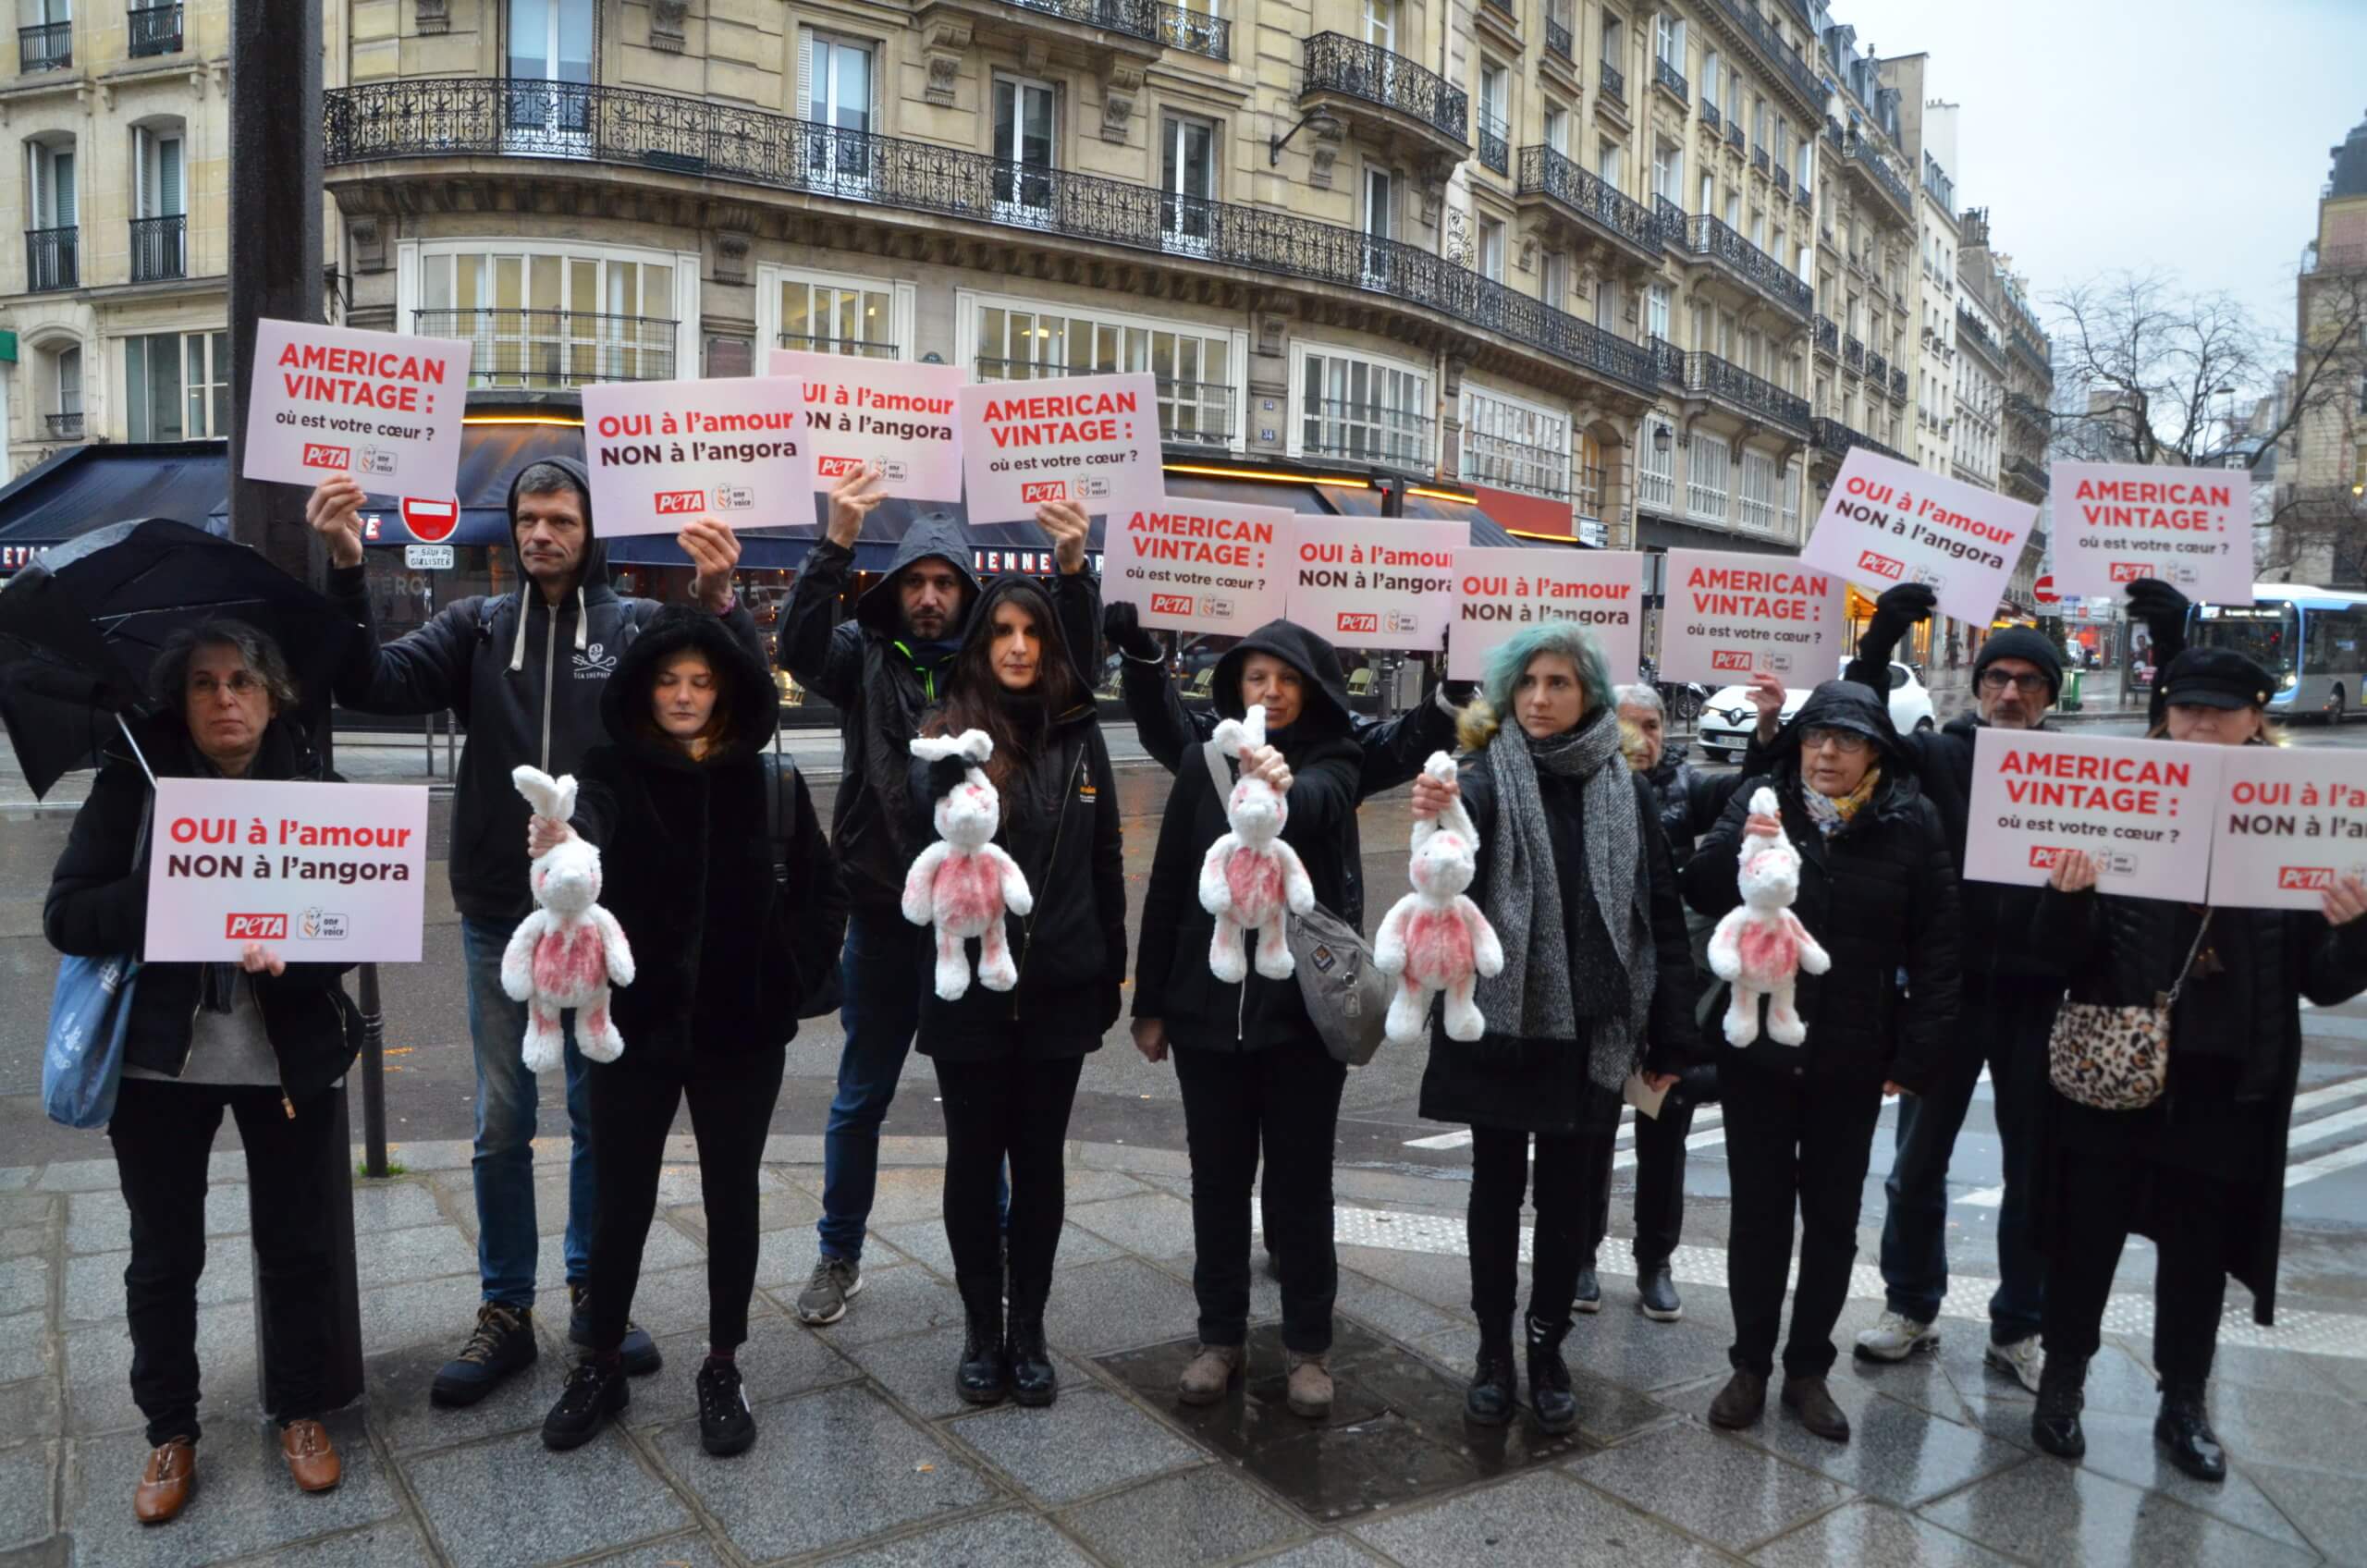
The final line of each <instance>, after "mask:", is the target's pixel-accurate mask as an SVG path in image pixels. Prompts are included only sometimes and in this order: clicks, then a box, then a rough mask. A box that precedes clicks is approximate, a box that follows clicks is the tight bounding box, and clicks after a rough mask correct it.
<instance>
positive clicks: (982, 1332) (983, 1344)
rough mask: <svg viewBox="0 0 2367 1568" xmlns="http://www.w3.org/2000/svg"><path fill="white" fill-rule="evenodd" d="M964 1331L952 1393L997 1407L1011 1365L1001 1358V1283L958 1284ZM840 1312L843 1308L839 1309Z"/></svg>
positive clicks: (1008, 1380)
mask: <svg viewBox="0 0 2367 1568" xmlns="http://www.w3.org/2000/svg"><path fill="white" fill-rule="evenodd" d="M957 1283H959V1284H960V1286H961V1287H962V1306H963V1315H964V1321H965V1323H966V1325H967V1326H966V1328H965V1329H964V1330H963V1336H962V1364H961V1366H957V1367H955V1368H954V1372H953V1391H954V1392H955V1393H957V1394H959V1395H961V1396H962V1399H963V1402H964V1403H969V1404H1000V1403H1002V1401H1003V1396H1004V1395H1005V1394H1007V1393H1009V1392H1010V1391H1011V1364H1010V1363H1009V1362H1008V1361H1006V1360H1005V1359H1004V1358H1003V1345H1002V1281H1001V1280H991V1279H990V1280H979V1279H975V1278H972V1279H967V1280H958V1281H957ZM841 1310H843V1308H842V1309H841Z"/></svg>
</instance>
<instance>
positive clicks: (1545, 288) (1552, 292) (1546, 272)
mask: <svg viewBox="0 0 2367 1568" xmlns="http://www.w3.org/2000/svg"><path fill="white" fill-rule="evenodd" d="M1537 297H1538V298H1539V299H1540V300H1544V301H1545V303H1546V304H1547V305H1548V306H1550V307H1551V308H1552V309H1554V310H1557V311H1559V310H1564V309H1566V308H1567V307H1568V305H1569V302H1570V258H1569V257H1567V256H1565V255H1564V254H1562V252H1561V251H1552V252H1551V253H1549V254H1548V255H1547V256H1546V258H1545V261H1544V263H1543V268H1542V270H1541V271H1540V272H1539V274H1538V279H1537Z"/></svg>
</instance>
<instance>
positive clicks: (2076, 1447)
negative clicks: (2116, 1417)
mask: <svg viewBox="0 0 2367 1568" xmlns="http://www.w3.org/2000/svg"><path fill="white" fill-rule="evenodd" d="M2087 1386H2088V1358H2087V1357H2085V1356H2082V1355H2050V1356H2048V1357H2047V1358H2046V1368H2045V1370H2044V1371H2043V1372H2042V1373H2041V1374H2040V1375H2039V1382H2038V1408H2037V1409H2035V1410H2033V1411H2031V1412H2030V1440H2031V1441H2032V1442H2035V1443H2036V1444H2038V1446H2039V1447H2041V1448H2042V1449H2044V1450H2045V1451H2046V1452H2049V1453H2051V1454H2053V1455H2054V1457H2056V1458H2057V1459H2078V1458H2079V1457H2080V1456H2081V1455H2083V1454H2085V1453H2086V1452H2088V1435H2087V1434H2086V1433H2085V1432H2083V1431H2081V1430H2080V1429H2079V1412H2080V1410H2081V1408H2082V1407H2083V1406H2085V1404H2086V1403H2087V1395H2086V1390H2087Z"/></svg>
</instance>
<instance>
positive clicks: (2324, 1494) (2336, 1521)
mask: <svg viewBox="0 0 2367 1568" xmlns="http://www.w3.org/2000/svg"><path fill="white" fill-rule="evenodd" d="M2222 1348H2223V1349H2224V1348H2225V1347H2224V1346H2223V1347H2222ZM2237 1469H2238V1471H2239V1473H2240V1474H2242V1475H2243V1476H2245V1477H2246V1478H2247V1479H2249V1480H2250V1481H2251V1482H2252V1483H2253V1484H2254V1485H2256V1486H2258V1487H2259V1488H2260V1489H2261V1490H2262V1491H2263V1492H2265V1493H2267V1494H2268V1497H2269V1499H2270V1500H2271V1501H2274V1502H2275V1504H2276V1506H2277V1507H2278V1508H2280V1509H2282V1510H2283V1511H2284V1513H2285V1516H2286V1517H2287V1519H2290V1520H2291V1521H2292V1522H2293V1524H2294V1525H2296V1526H2297V1527H2299V1528H2300V1532H2301V1534H2302V1535H2303V1536H2305V1537H2308V1539H2309V1542H2310V1544H2311V1545H2312V1546H2314V1547H2316V1548H2317V1549H2318V1550H2320V1551H2322V1552H2324V1553H2325V1554H2326V1555H2327V1556H2328V1557H2331V1558H2333V1559H2334V1560H2335V1561H2336V1562H2367V1488H2362V1487H2361V1485H2360V1484H2359V1478H2358V1476H2356V1475H2349V1476H2336V1475H2330V1474H2328V1473H2327V1472H2325V1471H2323V1470H2294V1469H2288V1468H2287V1467H2286V1466H2284V1465H2281V1464H2259V1463H2257V1462H2254V1461H2249V1460H2246V1461H2241V1462H2239V1463H2238V1466H2237Z"/></svg>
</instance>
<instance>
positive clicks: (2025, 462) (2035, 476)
mask: <svg viewBox="0 0 2367 1568" xmlns="http://www.w3.org/2000/svg"><path fill="white" fill-rule="evenodd" d="M1997 469H1998V472H2001V473H2003V474H2004V475H2005V477H2006V478H2008V479H2018V480H2020V481H2021V482H2022V483H2023V484H2027V485H2029V486H2030V488H2031V489H2032V490H2034V491H2036V492H2038V493H2039V494H2040V495H2042V496H2043V495H2045V494H2046V470H2044V469H2042V468H2041V467H2039V465H2038V464H2036V463H2034V462H2032V461H2031V460H2030V459H2028V458H2026V457H2024V456H2023V455H2022V454H2021V453H2019V452H2009V453H2007V454H2006V455H2005V457H2004V458H2003V459H1999V461H1998V464H1997Z"/></svg>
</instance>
